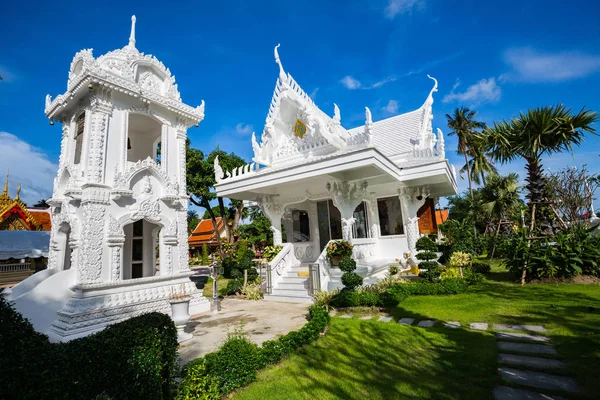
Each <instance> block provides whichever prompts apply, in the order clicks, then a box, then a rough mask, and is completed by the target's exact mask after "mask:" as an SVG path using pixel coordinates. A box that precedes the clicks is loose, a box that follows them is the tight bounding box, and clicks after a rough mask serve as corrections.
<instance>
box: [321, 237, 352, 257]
mask: <svg viewBox="0 0 600 400" xmlns="http://www.w3.org/2000/svg"><path fill="white" fill-rule="evenodd" d="M352 248H353V246H352V245H351V244H350V243H348V241H346V240H338V241H335V242H330V243H329V244H328V245H327V257H329V258H331V257H342V258H344V257H352Z"/></svg>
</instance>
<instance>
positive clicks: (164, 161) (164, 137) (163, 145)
mask: <svg viewBox="0 0 600 400" xmlns="http://www.w3.org/2000/svg"><path fill="white" fill-rule="evenodd" d="M161 129H162V131H161V138H160V169H162V171H163V172H164V173H165V174H167V175H168V174H169V168H168V167H167V165H168V162H169V156H168V154H169V135H168V133H169V126H168V125H165V124H163V125H162V127H161ZM184 145H185V143H184Z"/></svg>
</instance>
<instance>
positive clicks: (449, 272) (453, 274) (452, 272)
mask: <svg viewBox="0 0 600 400" xmlns="http://www.w3.org/2000/svg"><path fill="white" fill-rule="evenodd" d="M460 277H461V276H460V270H459V269H458V268H452V267H446V268H444V269H443V270H442V274H441V275H440V279H442V280H443V279H449V278H460Z"/></svg>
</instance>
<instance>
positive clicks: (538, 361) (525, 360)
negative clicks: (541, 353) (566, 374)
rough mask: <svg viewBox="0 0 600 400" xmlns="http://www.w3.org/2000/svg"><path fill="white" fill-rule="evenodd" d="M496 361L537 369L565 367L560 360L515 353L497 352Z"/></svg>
mask: <svg viewBox="0 0 600 400" xmlns="http://www.w3.org/2000/svg"><path fill="white" fill-rule="evenodd" d="M498 362H499V363H500V364H509V365H515V366H518V367H524V368H527V367H529V368H537V369H560V368H565V364H564V363H563V362H562V361H560V360H553V359H550V358H541V357H531V356H520V355H516V354H504V353H500V354H498Z"/></svg>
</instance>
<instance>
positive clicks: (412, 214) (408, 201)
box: [398, 186, 430, 257]
mask: <svg viewBox="0 0 600 400" xmlns="http://www.w3.org/2000/svg"><path fill="white" fill-rule="evenodd" d="M429 194H430V190H429V187H428V186H419V187H409V188H406V187H405V188H400V189H398V195H399V196H400V204H401V206H402V214H403V215H402V217H403V219H404V221H405V223H404V231H405V233H406V239H407V241H408V250H409V251H410V253H411V255H412V256H413V257H414V256H415V255H416V243H417V240H419V218H418V217H417V212H418V211H419V209H420V208H421V207H422V206H423V204H425V201H426V200H427V198H428V197H429Z"/></svg>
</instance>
